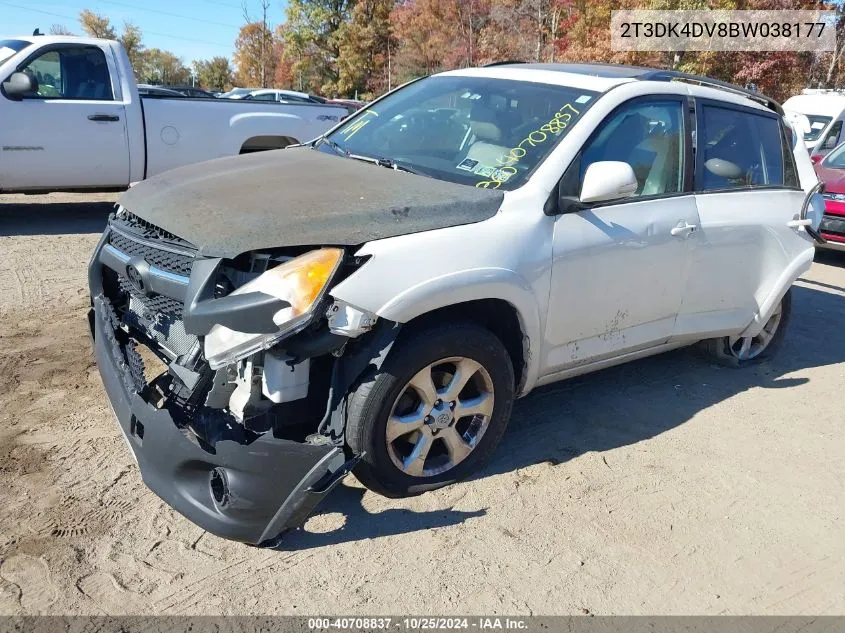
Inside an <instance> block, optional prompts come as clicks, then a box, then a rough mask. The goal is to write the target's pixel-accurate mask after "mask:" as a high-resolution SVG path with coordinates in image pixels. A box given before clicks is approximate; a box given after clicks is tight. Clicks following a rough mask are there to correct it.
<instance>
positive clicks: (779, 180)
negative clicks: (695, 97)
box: [696, 104, 784, 191]
mask: <svg viewBox="0 0 845 633" xmlns="http://www.w3.org/2000/svg"><path fill="white" fill-rule="evenodd" d="M700 121H701V123H700V126H699V130H698V143H699V144H698V161H699V163H700V165H699V174H700V178H699V182H698V186H697V187H696V188H697V189H698V190H699V191H713V190H720V189H737V188H747V187H765V186H773V185H774V186H777V185H783V184H784V169H783V145H782V143H781V139H780V137H781V131H780V128H779V125H780V124H779V122H778V120H777V119H776V118H775V117H769V116H765V115H762V114H761V115H758V114H751V113H749V112H747V111H743V110H737V109H733V108H722V107H718V106H712V105H706V104H705V105H703V106H702V114H701V117H700Z"/></svg>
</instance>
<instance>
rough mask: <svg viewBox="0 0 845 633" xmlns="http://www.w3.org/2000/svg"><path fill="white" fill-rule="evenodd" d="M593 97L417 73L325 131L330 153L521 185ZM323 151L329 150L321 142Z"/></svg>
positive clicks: (496, 185)
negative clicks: (328, 132)
mask: <svg viewBox="0 0 845 633" xmlns="http://www.w3.org/2000/svg"><path fill="white" fill-rule="evenodd" d="M597 99H598V94H597V93H595V92H592V91H589V90H583V89H581V88H574V87H568V86H557V85H550V84H541V83H532V82H528V81H513V80H505V79H495V78H490V77H461V76H441V77H428V78H426V79H421V80H419V81H417V82H414V83H412V84H411V85H409V86H407V87H405V88H403V89H401V90H399V91H397V92H395V93H393V94H391V95H388V96H387V97H385V98H384V99H382V100H381V101H379V102H378V103H376V104H374V105H373V106H371V107H368V108H366V109H364V110H362V111H361V112H359V113H358V114H357V115H356V116H355V117H353V118H352V119H350V120H349V121H348V122H347V123H346V124H345V125H343V126H341V127H340V128H338V130H336V131H335V132H333V133H332V134H331V135H330V136H329V140H331V141H332V142H333V143H332V147H334V151H338V152H339V153H340V152H342V153H347V154H355V155H360V156H366V157H368V158H379V159H388V160H391V161H394V162H395V163H396V164H397V165H399V166H404V167H407V168H409V169H412V170H414V171H417V172H419V173H422V174H424V175H428V176H432V177H434V178H439V179H442V180H447V181H450V182H456V183H461V184H466V185H472V186H476V187H482V188H491V189H502V190H512V189H515V188H517V187H519V186H520V185H522V184H523V183H524V182H525V181H526V180H527V178H528V176H529V175H530V174H531V172H532V171H533V170H534V168H535V167H537V165H539V164H540V163H541V162H542V161H543V160H544V159H545V158H546V156H548V155H549V153H550V152H551V151H552V149H553V148H554V147H555V146H556V145H557V143H558V142H560V140H561V139H562V138H563V137H564V136H565V135H566V134H567V133H568V132H569V131H570V130H571V129H572V127H573V126H574V125H576V124H577V122H578V121H579V120H580V118H581V117H582V116H583V114H584V112H585V111H586V110H587V108H589V107H590V106H591V105H592V104H593V103H594V102H595V101H596V100H597ZM318 147H319V149H320V150H322V151H333V150H332V149H328V148H327V147H328V146H327V145H326V144H322V145H319V146H318Z"/></svg>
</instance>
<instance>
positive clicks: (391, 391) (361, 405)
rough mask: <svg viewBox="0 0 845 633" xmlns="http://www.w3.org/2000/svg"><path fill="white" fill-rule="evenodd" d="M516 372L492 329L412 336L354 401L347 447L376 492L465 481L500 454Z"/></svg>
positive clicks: (467, 327)
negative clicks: (499, 444) (498, 447)
mask: <svg viewBox="0 0 845 633" xmlns="http://www.w3.org/2000/svg"><path fill="white" fill-rule="evenodd" d="M513 399H514V372H513V366H512V364H511V360H510V356H509V355H508V353H507V351H506V350H505V348H504V346H503V345H502V343H501V341H500V340H499V339H498V338H497V337H496V336H495V335H494V334H493V333H491V332H490V331H489V330H486V329H484V328H482V327H479V326H476V325H473V324H470V323H460V324H455V325H449V326H445V325H440V326H432V327H426V328H423V329H420V330H416V331H411V332H409V333H407V334H405V335H403V336H400V338H399V339H398V340H397V342H396V344H395V345H394V346H393V349H392V351H391V353H390V355H389V356H388V358H387V360H386V361H385V362H384V364H383V365H382V367H381V369H380V370H377V371H374V372H371V373H370V374H369V375H367V376H365V378H364V379H363V380H362V382H361V383H360V384H359V386H358V387H357V388H356V389H355V391H354V392H353V393H352V395H351V396H350V399H349V409H348V411H349V415H348V418H347V426H346V442H347V444H348V446H349V448H350V449H351V450H352V451H353V452H354V453H356V454H361V453H364V457H363V458H362V459H361V461H360V462H359V464H358V466H357V468H356V469H355V474H356V476H357V477H358V479H359V480H360V481H361V482H362V483H363V484H364V485H365V486H367V488H369V489H370V490H373V491H375V492H378V493H380V494H383V495H385V496H388V497H404V496H410V495H415V494H419V493H421V492H425V491H427V490H434V489H437V488H441V487H443V486H446V485H449V484H451V483H454V482H455V481H458V480H460V479H463V478H465V477H467V476H468V475H470V474H471V473H472V472H474V471H475V470H477V469H478V468H479V467H480V466H481V465H482V464H483V463H484V462H485V461H486V460H487V458H488V457H489V456H490V455H491V454H492V453H493V451H494V450H495V448H496V445H497V444H498V443H499V440H501V438H502V435H503V434H504V431H505V427H506V426H507V422H508V419H509V418H510V413H511V408H512V406H513Z"/></svg>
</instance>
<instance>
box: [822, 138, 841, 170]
mask: <svg viewBox="0 0 845 633" xmlns="http://www.w3.org/2000/svg"><path fill="white" fill-rule="evenodd" d="M822 165H823V166H825V167H830V168H833V169H845V144H843V145H840V146H839V147H837V148H836V149H835V150H833V151H832V152H831V153H830V154H828V155H827V157H826V158H825V159H824V162H823V163H822Z"/></svg>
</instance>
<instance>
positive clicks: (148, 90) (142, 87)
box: [39, 84, 185, 98]
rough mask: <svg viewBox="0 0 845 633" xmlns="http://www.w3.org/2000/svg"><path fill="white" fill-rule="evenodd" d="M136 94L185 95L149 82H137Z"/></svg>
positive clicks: (152, 95)
mask: <svg viewBox="0 0 845 633" xmlns="http://www.w3.org/2000/svg"><path fill="white" fill-rule="evenodd" d="M39 92H40V84H39ZM138 94H139V95H141V96H142V97H176V98H178V97H184V96H185V95H184V94H182V93H181V92H176V91H175V90H171V89H170V88H164V87H162V86H152V85H150V84H138Z"/></svg>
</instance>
